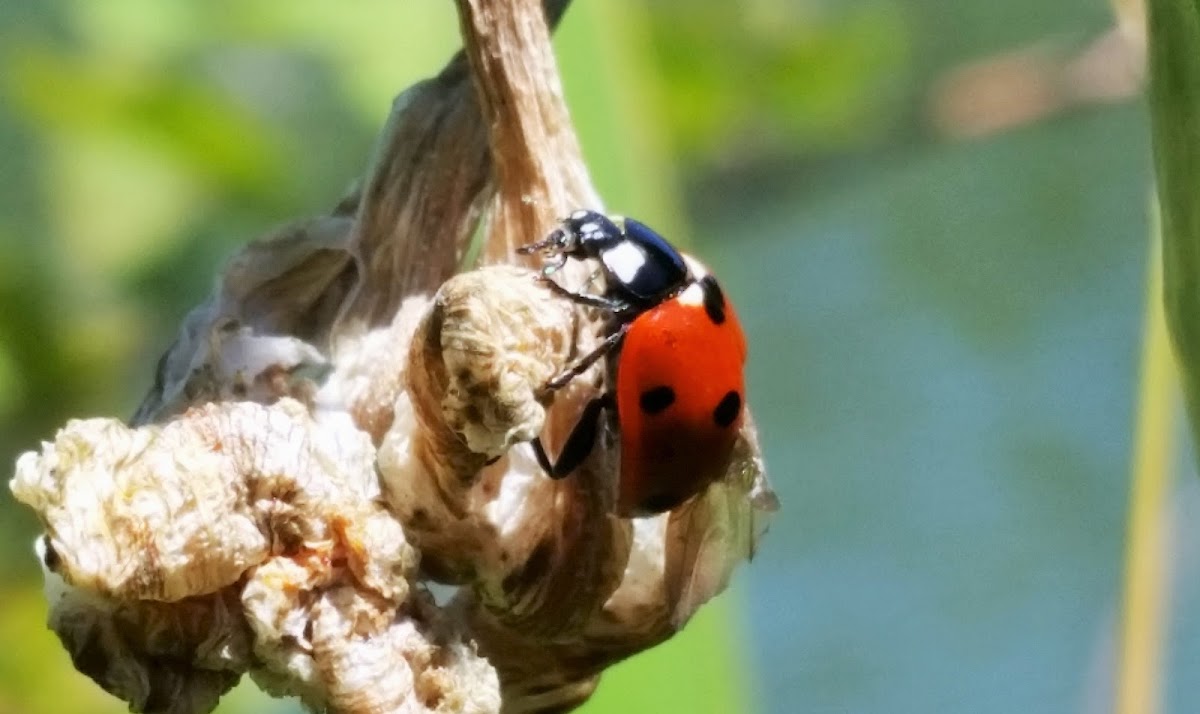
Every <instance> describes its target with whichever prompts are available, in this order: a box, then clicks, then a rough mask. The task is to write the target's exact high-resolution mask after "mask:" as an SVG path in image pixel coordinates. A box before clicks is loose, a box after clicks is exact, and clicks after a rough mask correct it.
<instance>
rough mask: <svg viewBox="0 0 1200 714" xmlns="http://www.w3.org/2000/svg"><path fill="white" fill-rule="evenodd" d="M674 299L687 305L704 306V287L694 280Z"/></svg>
mask: <svg viewBox="0 0 1200 714" xmlns="http://www.w3.org/2000/svg"><path fill="white" fill-rule="evenodd" d="M675 299H676V300H678V301H679V302H681V303H683V304H684V305H687V306H688V307H704V287H703V286H702V285H700V283H699V282H698V281H694V282H692V283H690V284H689V285H688V286H687V288H686V289H685V290H684V291H683V292H681V293H679V297H677V298H675Z"/></svg>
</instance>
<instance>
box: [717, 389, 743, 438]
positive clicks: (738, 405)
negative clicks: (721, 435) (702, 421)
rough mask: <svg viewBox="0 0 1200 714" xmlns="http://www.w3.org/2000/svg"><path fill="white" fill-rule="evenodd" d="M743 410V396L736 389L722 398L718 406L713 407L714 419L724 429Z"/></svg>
mask: <svg viewBox="0 0 1200 714" xmlns="http://www.w3.org/2000/svg"><path fill="white" fill-rule="evenodd" d="M741 411H742V396H741V395H740V394H738V393H737V392H735V391H732V390H731V391H729V392H727V393H726V394H725V396H724V397H722V398H721V401H720V403H718V404H717V408H716V409H713V421H715V422H716V423H717V426H719V427H721V428H722V429H724V428H725V427H728V426H730V425H732V424H733V422H734V421H736V420H737V418H738V414H739V413H741Z"/></svg>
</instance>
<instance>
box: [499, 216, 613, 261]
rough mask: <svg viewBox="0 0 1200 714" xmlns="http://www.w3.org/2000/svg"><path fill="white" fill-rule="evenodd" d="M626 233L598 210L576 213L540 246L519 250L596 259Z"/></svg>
mask: <svg viewBox="0 0 1200 714" xmlns="http://www.w3.org/2000/svg"><path fill="white" fill-rule="evenodd" d="M623 238H624V233H623V232H622V231H621V229H620V227H618V226H617V224H616V223H614V222H613V221H612V219H611V218H609V217H608V216H606V215H604V214H602V213H597V212H596V211H588V210H579V211H575V212H574V213H572V214H571V215H570V217H568V218H567V219H565V220H564V221H563V222H562V223H561V224H560V225H559V226H558V228H555V229H554V230H553V231H551V232H550V235H548V236H546V237H545V238H543V239H542V240H540V241H538V242H537V243H532V244H530V245H527V246H524V247H522V248H519V249H518V251H517V252H519V253H521V254H523V255H528V254H529V253H533V252H536V251H543V252H545V253H546V254H547V255H550V256H565V257H570V258H597V257H599V256H600V253H601V252H602V251H604V250H606V249H608V248H611V247H613V246H614V245H616V244H617V243H619V242H621V240H622V239H623Z"/></svg>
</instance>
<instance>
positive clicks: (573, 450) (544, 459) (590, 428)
mask: <svg viewBox="0 0 1200 714" xmlns="http://www.w3.org/2000/svg"><path fill="white" fill-rule="evenodd" d="M614 403H615V402H614V400H613V397H612V394H603V395H601V396H599V397H596V398H595V399H593V400H592V401H590V402H588V403H587V406H585V407H584V408H583V412H581V413H580V415H579V421H577V422H575V427H574V428H572V429H571V434H570V436H568V437H567V443H565V444H563V448H562V451H561V452H559V454H558V460H557V461H555V462H554V463H550V458H549V457H548V456H547V455H546V449H545V447H543V446H542V439H541V437H534V439H533V441H532V442H531V445H532V446H533V455H534V456H536V457H537V462H538V465H539V466H541V467H542V470H543V471H545V472H546V475H547V476H549V477H550V478H552V479H560V478H563V477H564V476H567V475H569V474H570V473H571V472H572V471H574V470H575V469H576V468H578V467H579V464H581V463H583V460H584V459H585V458H587V455H588V454H590V453H591V452H592V447H593V446H594V445H595V443H596V429H597V427H598V426H599V424H600V414H601V413H602V412H603V411H604V410H605V409H608V408H611V407H612V406H613V405H614Z"/></svg>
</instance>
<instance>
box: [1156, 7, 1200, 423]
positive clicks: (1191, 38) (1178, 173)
mask: <svg viewBox="0 0 1200 714" xmlns="http://www.w3.org/2000/svg"><path fill="white" fill-rule="evenodd" d="M1147 12H1148V20H1149V27H1148V31H1149V38H1150V39H1149V63H1150V118H1151V127H1152V130H1153V137H1154V165H1155V172H1156V175H1157V178H1158V196H1159V207H1160V211H1161V217H1162V254H1163V256H1162V257H1163V296H1164V301H1165V308H1166V314H1167V325H1168V327H1169V329H1170V332H1171V337H1172V340H1173V341H1174V344H1175V350H1176V353H1177V355H1178V358H1179V370H1180V377H1181V380H1182V382H1183V388H1184V393H1185V397H1186V400H1187V403H1188V409H1189V411H1190V413H1191V416H1192V424H1193V431H1194V433H1196V431H1197V426H1196V425H1197V424H1200V200H1198V199H1200V5H1198V3H1197V2H1196V1H1195V0H1148V2H1147Z"/></svg>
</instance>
